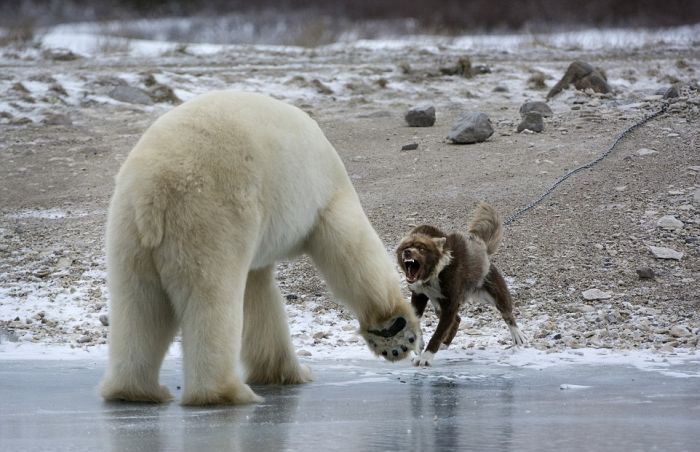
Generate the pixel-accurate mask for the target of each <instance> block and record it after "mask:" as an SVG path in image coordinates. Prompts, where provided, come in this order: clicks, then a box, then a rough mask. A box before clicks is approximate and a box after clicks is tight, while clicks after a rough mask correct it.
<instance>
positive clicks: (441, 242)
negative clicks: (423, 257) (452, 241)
mask: <svg viewBox="0 0 700 452" xmlns="http://www.w3.org/2000/svg"><path fill="white" fill-rule="evenodd" d="M445 242H447V237H435V238H434V239H433V243H435V246H437V249H438V250H440V252H442V250H443V249H444V248H445Z"/></svg>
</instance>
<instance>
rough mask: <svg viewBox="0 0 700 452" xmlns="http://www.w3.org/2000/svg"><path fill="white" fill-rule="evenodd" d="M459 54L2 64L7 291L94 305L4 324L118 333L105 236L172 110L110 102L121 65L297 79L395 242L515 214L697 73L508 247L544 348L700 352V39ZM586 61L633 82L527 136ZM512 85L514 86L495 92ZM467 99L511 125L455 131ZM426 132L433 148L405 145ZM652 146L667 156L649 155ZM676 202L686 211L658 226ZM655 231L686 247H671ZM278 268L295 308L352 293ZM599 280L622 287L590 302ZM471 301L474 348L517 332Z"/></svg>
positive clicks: (567, 95) (1, 182) (206, 85)
mask: <svg viewBox="0 0 700 452" xmlns="http://www.w3.org/2000/svg"><path fill="white" fill-rule="evenodd" d="M458 56H459V55H458V54H457V53H456V52H455V51H454V50H451V49H439V48H438V49H429V50H425V49H421V48H420V47H416V48H415V49H409V50H406V49H403V50H401V51H391V50H384V51H381V52H378V51H374V50H366V49H362V48H355V49H350V50H347V49H342V48H340V47H334V48H331V49H326V50H318V51H314V50H311V51H304V52H298V51H289V52H287V53H285V52H283V51H280V50H269V49H268V50H261V49H253V48H251V49H248V50H246V49H245V48H241V49H239V50H236V51H235V52H233V51H232V52H230V53H223V54H217V55H210V56H197V55H189V54H186V53H183V54H182V55H176V56H168V57H164V58H163V59H162V60H159V61H155V62H154V61H149V60H146V59H139V58H118V57H109V58H102V59H88V58H84V59H78V60H75V61H65V62H64V61H54V60H51V59H47V58H44V57H37V58H29V59H22V58H17V59H12V58H4V59H2V61H1V66H2V69H0V72H2V73H3V74H4V75H2V76H1V77H2V79H1V81H2V82H3V83H4V85H3V86H5V87H7V88H8V89H5V90H4V94H0V100H2V101H3V103H4V104H14V107H13V108H14V110H12V114H6V115H5V116H3V118H4V120H3V121H2V122H0V162H1V165H0V166H1V169H0V174H1V176H0V238H1V241H0V287H1V288H2V292H1V295H2V297H0V299H1V300H2V302H3V303H4V304H6V305H7V304H8V303H15V304H17V305H21V304H22V303H25V302H27V303H28V302H30V301H31V300H32V299H33V298H36V297H37V296H38V294H43V295H41V296H43V297H45V298H46V300H47V301H46V302H47V303H53V304H57V303H65V304H66V306H65V309H66V310H69V305H74V306H76V307H77V311H76V313H75V314H70V312H69V314H67V315H69V316H70V315H73V317H71V318H72V320H73V322H72V323H70V326H69V325H68V324H67V323H64V322H61V321H59V320H57V319H50V318H46V317H47V316H46V312H44V316H42V315H41V312H39V311H41V309H40V307H41V303H37V304H36V306H38V307H37V312H36V313H35V315H32V313H31V312H29V313H27V312H26V311H23V310H22V309H21V308H18V310H17V312H18V315H17V317H15V316H14V315H5V317H4V318H0V327H2V328H3V329H4V330H6V331H8V332H9V333H11V334H13V335H15V336H18V335H19V334H20V333H21V332H22V331H25V330H31V331H32V336H31V339H32V340H34V341H49V342H66V343H76V341H77V343H81V344H85V345H91V344H98V343H103V342H104V337H105V329H106V328H105V327H103V326H101V325H100V324H96V322H95V321H94V317H96V316H98V315H101V314H106V313H107V305H106V303H107V293H106V288H105V285H104V256H103V233H104V224H105V219H106V210H107V205H108V202H109V197H110V195H111V192H112V189H113V176H114V175H115V174H116V172H117V170H118V168H119V166H120V164H121V162H122V161H123V160H124V158H125V156H126V154H127V153H128V152H129V150H130V148H131V147H132V146H133V145H134V144H135V142H136V141H137V140H138V138H139V136H140V135H141V134H142V133H143V131H144V130H145V129H146V128H147V127H148V125H149V124H150V123H151V122H152V121H153V120H154V119H155V118H156V117H157V116H158V115H160V114H162V113H163V112H164V111H167V109H169V108H172V105H169V104H166V103H159V104H156V105H155V106H143V105H138V104H132V103H126V102H115V101H109V102H106V101H101V99H102V98H100V97H97V95H98V94H99V95H101V93H104V92H105V85H106V84H107V82H106V81H109V80H110V79H113V78H115V77H116V78H119V77H121V78H122V79H123V80H126V81H127V82H128V84H130V85H136V86H142V82H141V81H139V80H141V79H140V78H139V77H142V76H143V74H144V73H155V74H157V75H158V74H160V75H161V76H162V77H166V76H167V77H168V80H167V81H165V82H163V83H165V84H168V85H169V86H172V87H173V88H175V89H176V91H175V92H176V93H177V92H178V91H177V88H178V86H180V85H178V83H180V82H181V87H184V86H192V85H196V86H197V89H196V90H195V89H192V90H191V91H200V92H202V91H206V90H208V89H215V88H222V87H231V88H241V87H242V88H245V89H252V90H256V91H261V92H265V91H266V85H265V83H261V84H260V85H259V86H258V85H255V83H253V81H256V80H260V81H265V82H266V83H268V84H273V83H277V84H278V85H276V86H280V85H281V86H283V87H284V86H286V87H289V90H290V93H291V94H289V96H285V95H284V94H283V92H284V90H282V94H280V92H279V90H278V92H274V93H272V94H274V95H275V96H276V97H282V98H285V97H288V99H287V100H289V101H290V102H292V103H295V104H297V105H298V106H300V107H301V108H302V109H304V110H306V111H308V112H309V113H310V114H311V115H312V117H314V118H315V119H316V120H317V121H318V122H319V124H320V126H321V128H322V129H323V130H324V131H325V133H326V135H327V136H328V138H329V140H330V141H331V142H332V143H333V144H334V145H335V147H336V149H337V151H338V153H339V154H340V156H341V157H342V159H343V161H344V163H345V165H346V167H347V171H348V173H349V174H350V177H351V178H352V180H353V182H354V184H355V187H356V189H357V191H358V193H359V195H360V198H361V201H362V203H363V205H364V207H365V210H366V212H367V214H368V216H369V218H370V219H371V221H372V223H373V224H374V226H375V228H376V229H377V231H378V232H379V234H380V236H381V238H382V239H383V240H384V242H385V244H386V246H387V250H388V251H391V250H392V249H393V247H394V246H395V245H396V244H397V242H398V241H399V240H400V238H401V237H402V235H403V234H404V233H405V232H407V231H408V230H409V229H410V228H411V227H412V226H413V225H415V224H420V223H430V224H434V225H436V226H439V227H441V228H443V229H445V230H452V229H457V230H464V229H465V226H466V223H467V220H468V217H469V213H470V210H471V209H472V208H473V206H474V205H475V204H476V203H477V202H479V201H488V202H490V203H492V204H493V205H494V206H496V208H497V209H498V210H499V211H500V212H501V213H502V214H503V215H504V216H508V215H509V214H511V213H512V212H514V211H516V210H517V209H519V208H521V207H523V206H525V205H527V204H528V203H530V202H531V201H532V200H534V199H535V198H537V197H538V196H539V195H540V194H541V193H542V192H543V191H544V190H545V189H546V188H548V187H549V186H550V185H551V184H552V183H553V182H554V181H555V180H556V179H557V178H558V177H560V176H561V175H563V174H565V173H566V172H567V171H568V170H571V169H573V168H575V167H576V166H578V165H581V164H584V163H586V162H588V161H590V160H593V159H594V158H595V157H596V156H597V155H598V154H599V153H600V152H601V151H603V150H604V149H607V147H608V146H609V145H610V144H611V143H612V142H613V140H614V139H615V136H616V134H617V133H619V132H621V131H622V130H624V129H625V128H627V127H629V126H630V125H632V124H633V123H635V122H636V121H638V120H640V119H641V118H643V117H644V116H646V115H648V114H650V113H652V112H654V111H656V110H657V109H659V108H660V107H661V105H662V100H661V96H659V95H654V92H655V89H654V87H666V86H670V85H671V83H672V82H678V83H679V84H680V85H679V86H681V93H680V97H678V98H675V99H673V100H672V104H671V106H670V108H669V111H668V113H665V114H663V115H661V116H659V117H658V118H656V119H654V120H652V121H650V122H649V123H648V124H646V125H644V126H642V127H641V128H639V129H637V130H635V131H634V132H632V133H631V134H629V135H628V136H627V137H626V138H625V139H624V140H622V141H621V142H620V144H619V145H618V146H617V148H616V149H615V150H614V152H613V153H611V154H610V156H609V157H608V158H607V159H605V160H604V161H602V162H601V163H600V164H598V165H596V166H595V167H594V168H592V169H589V170H586V171H583V172H581V173H579V174H577V175H575V176H574V177H572V178H570V179H569V180H567V181H566V182H565V183H563V184H562V185H561V186H560V187H559V188H558V189H557V190H556V191H555V192H554V193H553V194H552V195H551V196H550V197H548V198H547V199H546V200H545V201H544V202H542V203H541V204H540V205H539V206H537V207H536V208H535V209H533V210H531V211H529V212H528V213H526V214H525V215H524V216H522V217H521V218H520V219H518V220H517V221H515V222H514V223H512V224H511V225H510V226H508V227H507V228H506V231H505V239H504V243H503V246H502V247H501V249H500V251H499V253H498V254H497V255H496V256H495V259H494V262H495V264H496V265H497V266H498V267H499V268H501V270H502V271H503V272H504V273H505V275H507V276H508V278H509V281H510V283H511V286H512V288H513V291H514V294H515V299H516V306H517V309H516V317H517V318H518V320H519V322H520V323H521V325H522V329H523V330H524V332H525V333H526V334H527V335H528V336H529V338H530V341H531V344H532V345H533V346H534V347H537V348H541V349H543V350H550V349H552V350H558V349H562V348H577V347H584V346H586V347H600V348H616V349H617V348H622V349H625V348H653V349H658V350H662V351H665V352H673V351H675V350H677V349H691V350H692V349H696V348H697V346H698V337H699V336H698V330H699V328H700V316H699V315H698V312H699V310H700V309H699V308H700V283H699V281H700V258H699V251H700V213H699V212H700V210H699V209H700V199H699V198H700V194H699V191H698V190H700V189H699V187H700V177H699V176H698V174H699V173H700V166H699V165H700V151H699V146H700V136H699V128H698V125H699V124H700V123H699V118H700V113H699V111H700V110H699V106H700V93H699V92H698V91H697V81H698V74H699V72H700V50H698V49H697V48H688V49H678V48H672V49H670V48H658V49H646V50H643V51H633V52H629V53H623V52H621V51H611V52H600V51H598V52H584V51H577V50H552V49H547V48H537V47H536V48H534V49H532V50H529V51H528V52H517V51H516V52H495V53H490V52H482V53H475V54H472V55H469V56H470V58H471V59H472V61H473V62H475V63H479V64H482V65H485V66H487V67H488V68H489V69H490V72H489V73H485V74H480V75H476V76H475V77H473V78H464V77H460V76H444V75H440V73H439V71H437V68H438V67H439V66H440V65H443V64H448V63H450V62H451V61H454V60H455V59H456V58H457V57H458ZM575 59H581V60H585V61H588V62H590V63H592V64H596V65H598V66H601V67H603V68H604V69H605V70H606V71H607V73H608V76H609V80H610V82H611V85H612V86H613V88H614V89H615V92H614V93H613V94H611V95H606V96H601V95H595V94H591V93H584V92H575V91H574V90H573V88H572V89H569V90H567V91H565V92H564V93H562V94H561V95H559V96H558V97H556V98H555V99H554V100H552V101H551V102H550V106H551V108H552V110H553V111H554V115H553V117H551V118H545V130H544V132H542V133H527V132H526V133H516V132H515V128H516V126H517V125H518V123H519V120H520V116H519V113H518V109H519V108H520V105H521V104H522V103H523V102H524V101H525V100H544V97H545V95H546V89H548V88H549V87H551V86H552V85H553V84H554V83H555V82H556V81H557V79H556V77H558V76H561V74H563V72H564V70H565V69H566V67H567V66H568V64H569V63H570V62H571V61H574V60H575ZM536 70H539V71H541V72H542V73H543V74H544V75H545V76H546V77H545V81H546V85H547V87H546V88H545V89H535V88H532V87H531V86H530V85H529V84H528V82H527V80H528V78H529V76H530V75H531V74H532V73H534V71H536ZM57 74H60V76H61V77H63V79H65V77H70V78H71V80H78V81H80V83H82V85H81V87H80V88H78V89H77V90H78V91H79V93H81V94H80V95H81V96H82V97H79V99H78V100H72V101H71V100H69V98H71V96H72V94H71V93H70V87H69V86H68V85H67V84H66V83H64V88H66V90H67V91H69V93H68V95H67V96H62V95H57V96H56V97H57V98H58V101H55V102H52V101H51V99H52V98H51V97H50V96H49V95H48V94H45V95H43V96H40V95H33V94H32V93H29V94H27V93H19V92H18V91H21V90H19V89H18V88H17V86H16V84H17V83H24V85H25V87H26V86H28V85H31V81H32V80H34V81H36V80H42V77H43V79H44V80H47V79H48V80H49V82H50V80H51V79H52V78H53V79H54V80H59V82H60V80H62V78H61V77H58V76H57ZM123 74H136V76H134V77H131V78H129V77H126V76H123ZM314 80H319V81H320V82H321V83H320V84H318V83H316V82H314ZM497 86H502V87H505V90H497V91H495V92H494V88H496V87H497ZM13 87H14V88H13ZM324 88H327V89H325V90H324ZM182 89H184V88H182ZM297 91H300V92H302V93H307V94H306V95H300V96H297V95H296V94H294V93H296V92H297ZM26 96H30V97H31V96H33V101H34V102H33V103H32V102H29V101H28V100H27V98H26ZM91 96H92V97H91ZM3 97H4V98H3ZM74 98H75V97H74ZM419 103H431V104H433V105H434V106H435V108H436V110H437V122H436V124H435V126H433V127H429V128H411V127H408V126H407V125H406V123H405V121H404V120H403V115H404V113H405V111H406V110H407V109H408V108H409V107H411V106H413V105H417V104H419ZM32 105H33V107H32ZM8 111H9V110H8ZM21 111H24V112H27V114H26V116H27V117H28V118H29V119H28V120H25V119H24V117H23V115H22V114H21ZM467 111H482V112H485V113H486V114H488V115H489V116H490V118H491V121H492V123H493V126H494V129H495V133H494V134H493V135H492V136H491V137H490V138H489V139H488V140H487V141H485V142H482V143H478V144H473V145H454V144H450V143H448V141H447V140H446V139H445V137H446V135H447V133H448V131H449V130H450V127H451V125H452V123H453V122H454V121H455V120H456V119H457V118H458V117H459V115H460V114H461V113H463V112H467ZM18 112H20V113H18ZM52 115H53V116H52ZM50 118H54V120H51V119H50ZM55 118H58V119H55ZM47 122H48V123H51V122H54V123H56V122H57V123H58V124H57V125H51V124H47ZM409 143H417V144H418V148H417V149H416V150H412V151H401V147H402V146H403V145H405V144H409ZM641 149H651V150H654V151H656V152H655V153H652V154H649V155H640V152H639V151H640V150H641ZM642 154H644V152H642ZM667 215H672V216H674V217H675V218H676V219H678V220H680V221H681V222H682V226H681V227H679V228H677V229H671V230H667V229H663V228H661V227H659V226H657V221H658V220H659V219H660V218H661V217H663V216H667ZM650 245H651V246H660V247H667V248H672V249H674V250H676V251H678V252H681V253H683V256H682V257H681V258H680V260H673V259H658V258H655V257H654V256H653V255H652V253H651V251H650V248H649V246H650ZM644 268H648V269H651V270H652V271H653V274H654V275H655V276H654V277H653V278H651V279H642V278H640V277H639V276H638V274H637V270H639V269H644ZM278 279H279V281H280V286H281V288H282V291H283V293H284V294H285V295H287V296H288V299H289V300H290V303H304V300H307V299H309V298H315V299H318V300H321V301H322V305H323V306H326V308H325V309H335V308H336V305H335V303H334V301H333V297H332V296H331V295H330V294H329V293H328V292H327V291H326V289H325V287H324V285H323V283H322V281H321V280H320V279H319V277H318V276H317V274H316V273H315V271H314V270H313V267H312V266H310V264H309V263H308V261H307V260H305V259H301V260H298V261H294V262H286V263H282V264H281V265H280V270H279V275H278ZM588 289H599V290H600V291H603V292H605V293H606V294H607V296H608V297H609V298H603V299H596V300H586V299H585V298H584V297H583V292H584V291H586V290H588ZM406 295H407V296H408V293H407V292H406ZM3 312H8V310H7V309H5V311H3ZM463 312H464V317H467V318H468V319H469V320H468V321H467V322H465V325H463V327H462V329H463V330H465V331H466V334H468V335H469V334H474V337H475V340H474V341H472V342H470V343H469V344H468V346H473V347H479V346H480V343H479V340H478V331H479V330H480V329H482V328H485V327H486V326H488V325H497V326H498V327H499V328H501V327H502V325H499V323H500V322H501V321H500V320H499V319H498V318H497V316H496V315H495V313H494V312H493V311H492V310H491V309H490V308H487V307H482V306H474V305H467V306H465V307H464V309H463ZM81 313H90V318H91V319H92V320H91V321H89V322H88V321H86V320H85V319H83V318H81V317H80V316H81V315H83V314H81ZM347 315H348V314H347V313H346V312H344V311H342V309H341V310H340V311H339V316H341V317H347ZM430 324H431V317H430V315H429V316H428V319H427V325H428V326H429V325H430ZM504 331H505V329H504ZM504 337H505V336H504Z"/></svg>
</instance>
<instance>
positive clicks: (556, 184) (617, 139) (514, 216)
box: [503, 102, 668, 226]
mask: <svg viewBox="0 0 700 452" xmlns="http://www.w3.org/2000/svg"><path fill="white" fill-rule="evenodd" d="M666 110H668V103H667V102H664V103H663V105H662V106H661V108H660V109H659V110H658V111H656V112H654V113H652V114H650V115H649V116H647V117H645V118H642V119H641V120H640V121H639V122H637V123H635V124H632V125H631V126H629V127H628V128H626V129H625V130H623V131H622V132H620V133H619V134H617V136H616V137H615V139H614V140H613V142H612V144H611V145H610V147H608V149H607V150H605V151H604V152H603V153H601V154H600V155H599V156H598V157H596V159H595V160H592V161H590V162H588V163H586V164H584V165H581V166H579V167H577V168H574V169H572V170H571V171H569V172H568V173H566V174H564V175H563V176H561V177H560V178H559V179H557V180H556V181H555V182H554V183H553V184H552V185H551V186H550V187H549V188H548V189H547V190H545V192H544V193H542V194H541V195H540V197H539V198H537V199H535V200H534V201H532V202H531V203H530V204H528V205H527V206H525V207H523V208H521V209H520V210H518V211H516V212H515V213H513V214H512V215H510V216H509V217H508V218H506V219H505V221H504V222H503V224H504V225H505V226H508V225H510V224H511V223H513V222H514V221H515V220H517V219H518V218H520V217H521V216H522V215H524V214H525V213H526V212H528V211H529V210H531V209H532V208H534V207H535V206H537V205H538V204H540V203H541V202H542V201H544V199H545V198H546V197H547V196H549V195H550V194H551V193H552V192H553V191H554V190H556V189H557V187H559V185H561V184H562V183H563V182H564V181H565V180H567V179H568V178H570V177H571V176H573V175H574V174H576V173H579V172H581V171H583V170H586V169H588V168H591V167H593V166H595V165H597V164H598V163H600V162H601V161H602V160H603V159H604V158H605V157H607V156H608V155H609V154H610V153H611V152H612V151H613V150H614V149H615V146H617V145H618V144H619V143H620V141H622V139H623V138H625V137H626V136H627V135H629V134H630V133H631V132H632V131H633V130H635V129H637V128H639V127H641V126H643V125H644V124H646V123H647V122H649V121H651V120H652V119H654V118H656V117H657V116H659V115H662V114H663V113H665V112H666Z"/></svg>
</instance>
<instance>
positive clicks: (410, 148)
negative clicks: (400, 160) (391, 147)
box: [401, 143, 418, 151]
mask: <svg viewBox="0 0 700 452" xmlns="http://www.w3.org/2000/svg"><path fill="white" fill-rule="evenodd" d="M416 149H418V143H411V144H404V145H403V146H401V150H402V151H415V150H416Z"/></svg>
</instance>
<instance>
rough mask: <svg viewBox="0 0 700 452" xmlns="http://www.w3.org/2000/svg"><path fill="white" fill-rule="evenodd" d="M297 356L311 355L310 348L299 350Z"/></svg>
mask: <svg viewBox="0 0 700 452" xmlns="http://www.w3.org/2000/svg"><path fill="white" fill-rule="evenodd" d="M297 356H311V352H310V351H308V350H299V351H298V352H297Z"/></svg>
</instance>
